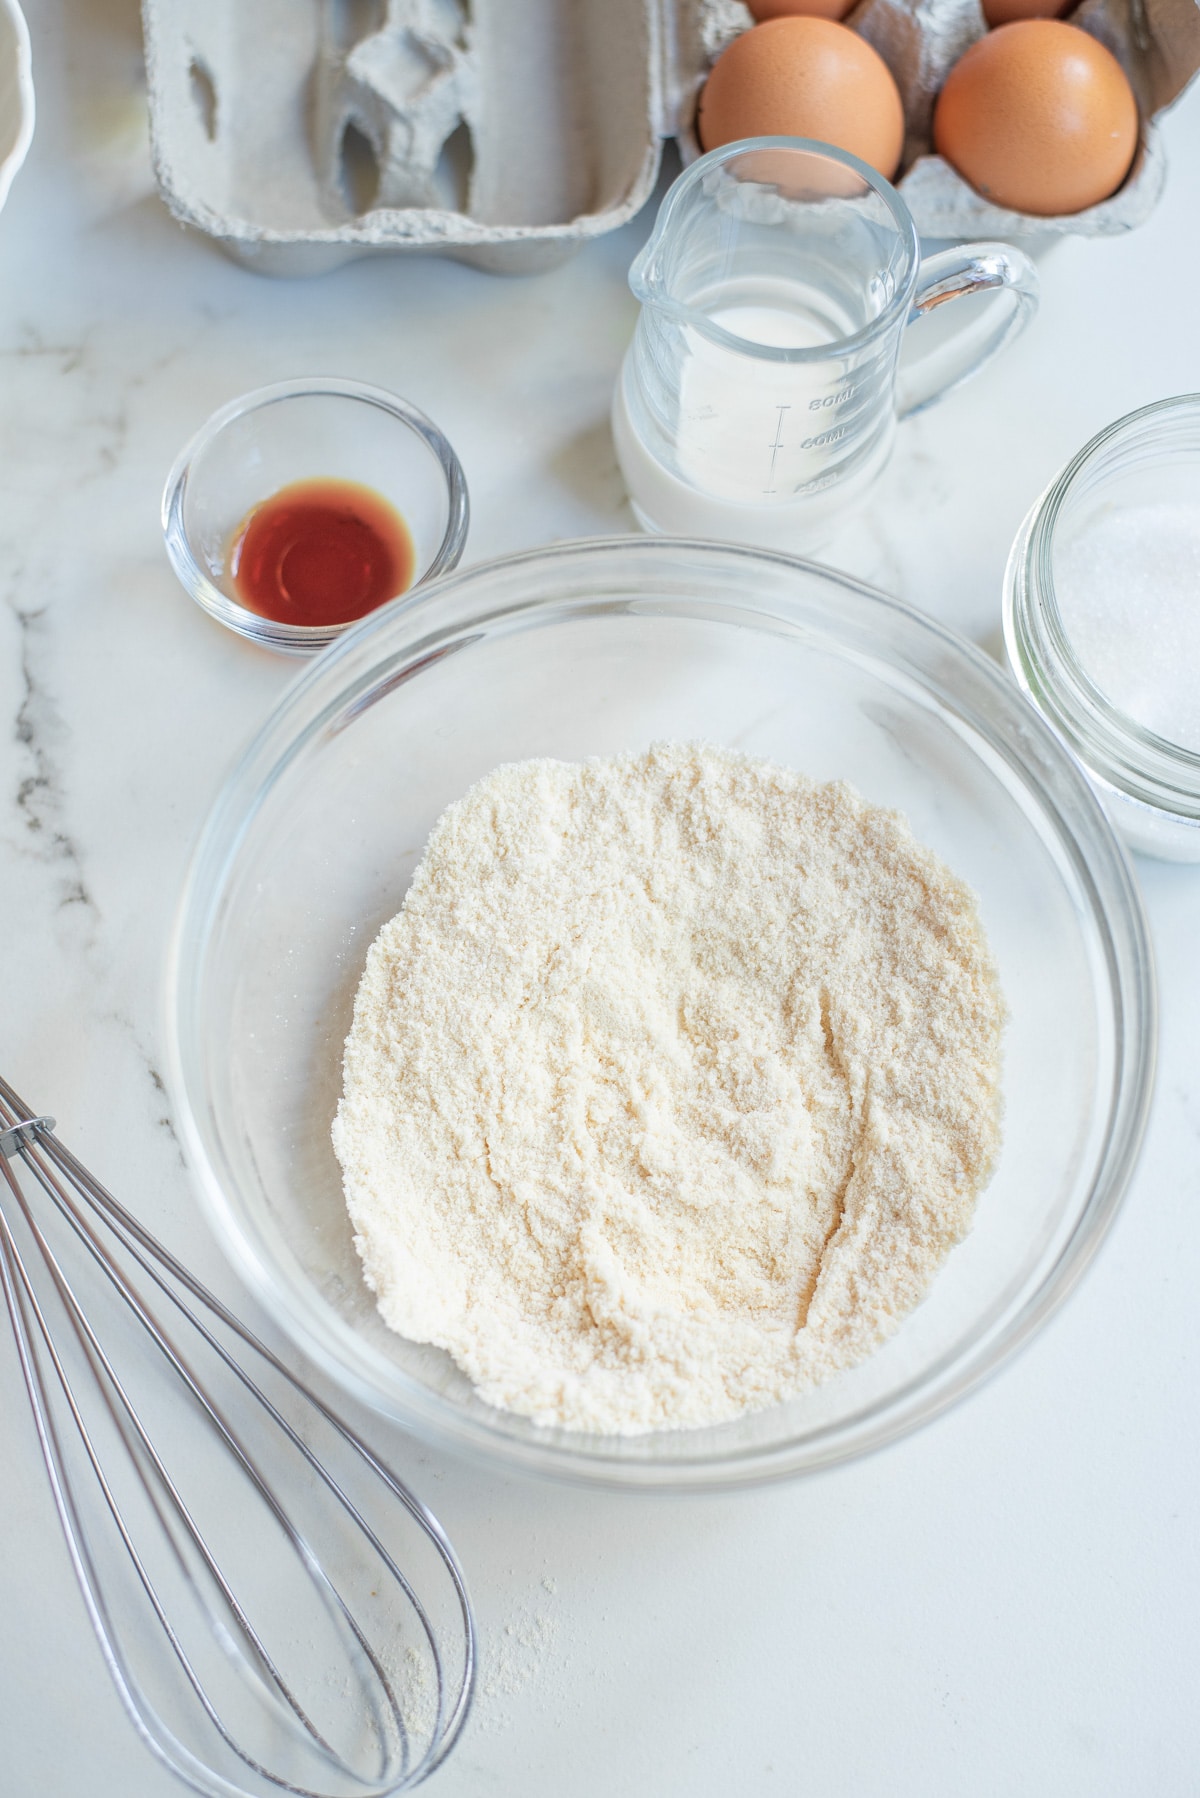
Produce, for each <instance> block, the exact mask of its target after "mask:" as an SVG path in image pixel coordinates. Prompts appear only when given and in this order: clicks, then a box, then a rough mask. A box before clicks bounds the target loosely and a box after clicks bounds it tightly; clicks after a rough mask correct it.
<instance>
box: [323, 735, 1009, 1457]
mask: <svg viewBox="0 0 1200 1798" xmlns="http://www.w3.org/2000/svg"><path fill="white" fill-rule="evenodd" d="M1002 1017H1003V1007H1002V1003H1001V1000H1000V996H999V992H998V989H997V984H996V979H995V973H994V970H993V966H992V961H991V957H990V954H989V951H988V948H987V944H986V942H985V939H984V935H983V931H982V928H981V925H980V922H979V919H978V916H977V914H976V910H975V906H974V902H973V900H972V897H971V895H970V893H969V891H968V889H967V888H966V887H965V886H964V885H963V884H962V882H961V881H959V880H958V879H956V878H955V876H954V875H953V874H951V873H950V872H949V871H948V870H947V869H946V868H945V867H944V866H943V865H942V864H941V863H940V862H939V861H938V860H937V859H936V858H935V857H934V856H933V855H932V854H930V853H929V852H928V851H927V850H925V849H923V848H922V847H921V846H920V845H919V844H918V843H917V842H916V841H915V839H914V838H913V836H912V834H911V832H910V831H909V829H908V828H907V826H906V824H905V823H904V821H903V820H902V819H901V818H900V817H899V816H898V815H897V814H895V813H891V812H886V811H882V810H879V809H877V808H875V807H872V806H869V805H867V804H865V803H864V802H863V800H861V799H860V798H859V797H858V796H857V795H856V794H855V793H854V792H853V791H852V790H851V789H850V788H849V787H847V786H844V785H841V784H830V785H825V786H818V785H814V784H813V783H811V782H810V781H808V780H806V779H805V778H804V777H803V776H802V775H800V774H797V773H793V772H790V771H788V770H785V769H782V768H779V767H776V766H774V765H773V764H770V763H767V762H763V761H759V760H755V759H753V758H750V757H746V756H740V755H735V754H732V753H729V752H726V751H723V750H716V749H710V748H703V747H697V746H693V745H683V746H680V745H659V746H657V747H655V748H653V749H651V750H650V751H649V752H648V753H645V754H636V755H633V754H631V755H625V756H619V757H615V758H612V759H608V760H594V761H590V762H585V763H579V764H571V763H562V762H548V761H541V762H524V763H517V764H513V765H511V766H507V767H503V768H498V769H497V770H496V771H495V772H494V773H493V774H491V775H489V776H488V777H487V778H486V779H485V780H482V781H480V782H479V784H478V785H477V786H475V787H473V788H472V789H471V791H470V792H469V793H468V794H467V795H466V796H465V797H464V798H463V799H461V800H460V801H459V802H458V803H457V804H455V805H452V806H451V807H450V808H449V810H448V811H447V812H445V813H444V815H443V816H442V818H441V819H440V820H439V822H438V824H437V826H436V827H435V829H434V832H433V834H432V836H431V838H430V841H429V844H428V846H427V848H426V852H425V856H424V859H423V860H422V863H421V865H420V867H419V868H418V870H417V872H416V874H415V876H414V878H413V882H412V886H411V888H410V890H409V893H408V895H407V898H406V900H405V903H404V908H403V910H402V911H401V912H400V913H399V915H398V916H397V917H395V918H394V919H393V920H392V921H391V923H389V924H388V925H386V926H385V927H384V929H383V930H382V931H381V932H380V935H379V937H378V939H377V940H376V942H375V944H374V946H373V947H372V949H371V951H370V954H369V956H368V959H367V965H366V969H365V972H364V974H363V978H362V983H361V985H360V988H359V992H358V998H357V1002H356V1005H355V1013H354V1025H353V1029H352V1031H351V1034H350V1037H349V1039H348V1041H347V1045H346V1060H345V1092H344V1097H343V1100H342V1104H341V1107H340V1110H339V1112H338V1117H337V1121H336V1124H335V1126H334V1146H335V1148H336V1150H337V1154H338V1157H339V1159H340V1161H341V1163H342V1168H343V1173H344V1177H345V1188H346V1200H347V1204H348V1207H349V1211H350V1215H351V1218H352V1220H353V1223H354V1227H355V1230H356V1233H357V1234H356V1238H355V1240H356V1244H357V1247H358V1251H359V1253H360V1255H361V1256H362V1260H363V1266H364V1270H365V1273H366V1277H367V1280H368V1282H369V1283H370V1285H371V1287H372V1288H373V1290H374V1291H375V1293H376V1294H377V1295H378V1301H379V1309H380V1311H381V1313H382V1315H383V1317H384V1319H385V1320H386V1322H387V1323H388V1324H389V1325H391V1327H392V1328H393V1329H395V1330H397V1331H399V1332H401V1333H402V1334H403V1335H405V1336H409V1337H412V1338H413V1339H415V1340H416V1341H419V1342H431V1343H436V1344H438V1345H439V1346H440V1347H442V1348H445V1349H447V1350H448V1351H449V1352H450V1354H451V1355H452V1356H453V1357H454V1359H455V1361H457V1363H458V1364H459V1366H460V1367H461V1368H463V1370H464V1371H465V1372H466V1373H467V1374H468V1375H469V1376H470V1378H471V1379H472V1380H473V1381H474V1382H475V1384H476V1386H477V1387H478V1389H479V1391H480V1393H481V1395H482V1396H483V1398H484V1399H486V1400H488V1401H489V1402H491V1403H492V1404H495V1405H500V1406H505V1407H508V1408H510V1409H512V1410H514V1411H519V1412H522V1413H524V1414H525V1415H527V1416H529V1417H532V1418H535V1419H537V1420H538V1421H541V1422H545V1423H554V1424H563V1425H567V1426H569V1427H571V1428H575V1429H582V1430H597V1431H613V1432H624V1433H629V1432H637V1431H644V1430H651V1429H657V1428H663V1427H677V1426H683V1425H703V1424H709V1423H716V1422H719V1421H721V1420H723V1419H726V1418H730V1417H733V1416H735V1415H736V1414H737V1413H738V1412H740V1411H743V1410H745V1409H748V1408H755V1407H759V1406H763V1405H767V1404H771V1403H773V1402H776V1401H778V1400H780V1399H783V1398H785V1397H787V1396H789V1395H791V1394H793V1393H795V1392H798V1391H800V1390H802V1389H804V1388H805V1387H807V1386H810V1385H812V1384H813V1383H814V1382H816V1381H818V1380H822V1379H825V1378H827V1377H828V1376H829V1375H831V1374H833V1373H835V1372H837V1371H838V1370H839V1369H842V1368H847V1367H850V1366H852V1365H853V1364H854V1363H855V1362H857V1361H860V1360H861V1359H862V1358H863V1357H864V1356H865V1355H867V1354H869V1353H870V1352H871V1350H872V1349H874V1348H875V1347H876V1346H877V1345H878V1344H879V1343H880V1342H881V1341H882V1340H883V1339H884V1338H885V1337H886V1336H887V1335H888V1334H889V1333H890V1332H891V1331H892V1330H893V1329H894V1328H895V1326H896V1325H897V1323H898V1322H899V1320H900V1319H901V1318H902V1317H903V1316H904V1314H905V1313H906V1312H907V1311H908V1310H909V1309H910V1308H911V1307H912V1306H913V1305H915V1304H916V1303H917V1301H918V1300H919V1299H920V1298H921V1297H922V1295H923V1294H924V1292H925V1291H926V1288H927V1287H928V1285H929V1282H930V1280H931V1279H932V1278H933V1275H934V1274H935V1272H936V1271H937V1269H938V1267H939V1266H940V1264H941V1263H942V1261H943V1260H944V1258H945V1256H946V1255H947V1254H948V1253H949V1251H950V1249H951V1248H952V1247H953V1245H954V1244H955V1243H956V1242H958V1241H959V1239H960V1238H961V1237H962V1235H963V1234H964V1232H965V1231H966V1230H967V1229H968V1228H969V1225H970V1221H971V1215H972V1211H973V1207H974V1203H975V1198H976V1195H977V1193H978V1192H979V1190H980V1188H981V1187H982V1185H983V1184H984V1182H985V1180H986V1179H987V1176H988V1174H989V1172H990V1169H991V1165H992V1160H993V1156H994V1153H995V1149H996V1145H997V1140H998V1130H999V1126H998V1116H999V1055H1000V1033H1001V1024H1002Z"/></svg>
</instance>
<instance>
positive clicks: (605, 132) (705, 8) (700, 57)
mask: <svg viewBox="0 0 1200 1798" xmlns="http://www.w3.org/2000/svg"><path fill="white" fill-rule="evenodd" d="M142 14H143V24H144V30H145V39H146V63H147V73H148V79H149V89H150V113H151V129H152V137H153V145H154V156H155V168H156V172H157V176H158V181H159V186H160V188H161V190H162V193H163V196H164V198H165V200H166V202H167V204H168V206H169V207H170V209H171V211H172V212H173V213H174V215H175V216H176V217H177V218H178V219H180V220H181V221H182V222H184V223H185V224H188V225H193V226H196V227H197V228H198V229H200V230H202V231H205V232H207V233H208V234H209V235H211V236H212V237H214V238H215V239H216V240H217V241H218V242H219V243H220V244H221V245H222V247H223V248H224V249H226V250H227V251H228V252H229V253H230V254H231V255H233V256H234V257H236V258H237V259H238V260H239V261H241V262H243V263H245V264H247V265H248V266H251V267H254V268H258V269H260V270H261V271H262V272H263V273H266V274H277V275H293V274H315V273H320V272H321V271H323V270H325V269H328V268H332V267H335V266H336V265H337V264H339V263H341V262H345V261H347V260H349V259H351V258H353V257H357V256H364V255H373V254H378V253H381V252H391V251H407V252H409V253H420V252H424V253H426V254H430V253H433V254H443V255H452V256H455V257H457V258H458V259H459V260H461V261H464V262H469V263H473V264H474V265H475V266H477V267H480V268H486V269H491V270H495V271H497V272H510V273H527V272H533V271H535V270H537V269H539V268H545V267H548V266H551V265H552V264H554V263H556V262H558V261H561V260H562V259H563V257H564V256H566V255H569V254H570V253H571V252H572V251H573V250H575V249H577V248H579V247H580V246H581V245H582V244H584V243H586V242H587V241H588V240H589V239H590V238H592V237H596V236H600V235H602V234H604V233H606V232H608V231H612V230H615V229H616V228H617V227H618V226H620V225H622V224H624V223H625V222H626V220H628V219H629V218H631V217H632V216H633V215H634V214H635V213H636V212H638V211H639V210H640V208H641V207H642V206H643V205H644V204H645V202H646V201H647V199H649V197H650V195H651V194H652V192H653V191H654V185H655V181H656V179H657V175H658V170H659V163H660V159H661V155H662V148H663V143H664V140H666V139H669V138H672V137H674V138H676V139H677V140H678V142H679V146H680V150H681V154H682V156H683V159H684V161H685V162H687V161H690V160H692V159H693V158H694V157H695V156H697V155H698V154H699V153H700V147H699V145H698V143H697V142H696V139H695V135H694V129H693V120H694V117H695V107H696V97H697V95H698V93H699V90H700V88H701V87H702V86H703V84H704V81H705V79H706V77H707V74H708V71H709V69H710V68H711V66H712V64H713V62H714V61H715V60H716V58H717V56H718V55H719V54H720V53H721V51H722V50H723V49H724V48H725V46H726V45H727V44H728V43H730V42H731V41H732V39H733V38H734V37H736V36H737V35H738V33H739V32H741V31H744V30H746V29H748V28H749V26H750V24H751V19H750V15H749V13H748V12H747V11H746V9H745V7H744V6H743V5H741V4H740V3H739V0H254V4H253V5H247V4H246V3H245V0H143V8H142ZM1070 18H1071V22H1072V23H1075V24H1078V25H1080V26H1081V27H1082V28H1083V29H1084V30H1086V31H1090V32H1091V33H1092V35H1093V36H1095V37H1096V38H1098V39H1099V40H1100V41H1101V42H1103V43H1105V44H1106V45H1107V46H1108V47H1109V48H1110V49H1111V50H1112V51H1113V53H1114V54H1115V55H1116V57H1117V59H1118V60H1119V61H1120V62H1121V64H1122V65H1123V67H1124V68H1125V71H1126V73H1127V74H1128V76H1129V78H1130V81H1131V83H1132V85H1133V89H1134V92H1135V94H1136V95H1137V99H1138V104H1139V108H1140V110H1141V116H1142V119H1143V130H1142V138H1141V142H1140V144H1139V147H1138V152H1137V156H1136V158H1135V161H1134V165H1133V168H1132V169H1131V171H1130V174H1129V176H1128V177H1127V179H1126V181H1125V182H1124V184H1123V186H1122V187H1121V188H1120V190H1119V191H1118V192H1117V193H1116V194H1114V195H1113V196H1112V198H1111V199H1108V200H1105V201H1104V202H1103V203H1102V204H1100V205H1098V206H1093V207H1091V208H1089V209H1088V210H1087V211H1086V212H1080V213H1074V214H1071V215H1070V216H1066V217H1061V218H1042V217H1033V216H1031V215H1028V214H1022V213H1016V212H1010V211H1007V210H1005V209H1004V208H1001V207H997V206H993V205H991V204H989V203H988V202H987V201H986V200H984V199H982V198H981V197H980V196H979V195H978V194H976V193H975V192H974V191H973V190H972V189H971V188H970V187H968V186H967V184H966V183H965V182H964V181H963V180H962V179H961V178H960V177H959V176H958V175H956V174H955V172H954V171H953V170H952V169H951V168H950V167H949V166H948V164H946V163H945V162H943V160H942V159H941V157H939V156H937V155H935V154H934V153H933V150H932V115H933V104H934V100H935V99H936V97H937V94H938V92H939V90H940V88H941V86H942V83H943V81H944V80H945V77H946V75H947V73H948V72H949V70H950V69H951V67H952V66H953V65H954V63H955V62H957V60H958V58H959V57H960V56H961V55H962V54H963V52H964V50H966V49H968V48H969V46H970V45H971V44H972V43H974V42H975V41H976V39H978V38H980V37H982V36H983V35H984V34H985V30H986V27H985V24H984V20H983V14H982V11H981V10H980V5H979V0H860V4H859V5H858V6H857V7H856V8H855V9H854V11H853V12H851V13H850V15H849V17H848V18H847V20H846V23H847V24H848V25H850V26H851V27H852V28H853V29H854V30H856V31H858V32H860V33H861V35H862V36H863V37H864V38H866V39H867V40H868V42H870V43H871V44H873V45H874V47H875V48H876V49H877V50H878V51H879V52H880V54H881V55H882V57H883V59H884V61H885V62H886V63H887V64H888V65H889V67H890V68H891V70H892V73H893V74H894V75H895V77H896V81H897V84H898V86H899V88H900V93H901V96H902V98H903V101H904V111H905V127H906V140H905V151H904V158H903V162H902V165H901V171H902V172H901V177H900V180H899V187H900V191H901V193H902V194H903V195H904V197H905V200H906V201H907V203H908V206H909V208H910V210H911V211H912V214H913V216H914V218H915V220H916V223H917V228H918V230H919V231H920V233H921V235H922V237H924V238H926V239H949V238H991V237H1005V238H1010V239H1011V238H1014V237H1015V238H1018V239H1021V240H1024V241H1030V240H1032V241H1037V240H1039V239H1040V240H1042V241H1043V242H1044V241H1045V240H1047V239H1050V238H1053V237H1056V236H1062V235H1065V234H1071V235H1077V236H1105V235H1112V234H1114V233H1117V232H1121V231H1128V230H1132V229H1133V228H1134V227H1135V226H1137V225H1140V224H1141V223H1142V222H1143V220H1144V219H1145V218H1147V217H1148V216H1149V213H1150V212H1151V210H1152V209H1153V206H1154V204H1155V202H1156V201H1157V199H1158V197H1159V194H1160V192H1161V190H1162V186H1163V180H1164V176H1165V169H1164V164H1163V157H1162V153H1161V150H1160V148H1159V147H1158V144H1157V140H1156V136H1155V132H1154V128H1153V122H1152V121H1153V119H1154V118H1155V116H1156V115H1157V114H1158V113H1160V112H1161V111H1162V110H1163V109H1164V108H1165V107H1166V106H1168V105H1170V104H1171V102H1172V101H1173V100H1174V99H1176V98H1177V96H1178V95H1179V94H1180V93H1181V92H1182V91H1183V89H1184V87H1186V85H1187V83H1188V82H1189V81H1190V80H1191V78H1192V76H1193V75H1194V74H1195V72H1196V70H1197V68H1200V6H1198V5H1197V4H1196V0H1083V4H1082V5H1081V6H1080V7H1078V8H1077V10H1076V11H1075V12H1073V13H1072V14H1071V15H1070Z"/></svg>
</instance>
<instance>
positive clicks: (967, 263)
mask: <svg viewBox="0 0 1200 1798" xmlns="http://www.w3.org/2000/svg"><path fill="white" fill-rule="evenodd" d="M1001 287H1002V288H1007V290H1008V291H1009V293H1011V295H1012V298H1013V303H1012V305H1009V306H1003V307H1000V308H999V309H998V311H999V316H998V318H997V319H995V320H994V321H991V326H990V329H988V330H987V331H986V333H984V334H983V337H982V342H981V341H980V332H979V331H968V332H967V333H966V334H965V335H964V336H963V337H962V338H960V339H958V340H956V341H955V342H953V343H948V344H947V345H946V346H945V347H944V349H942V350H941V351H939V352H936V353H934V354H933V355H930V356H928V357H926V358H924V362H923V363H922V364H919V365H918V366H917V367H915V368H913V369H910V370H908V371H907V372H906V371H905V369H904V367H903V364H902V365H901V367H900V369H899V371H898V373H897V377H896V411H897V415H898V416H899V417H900V418H907V417H908V416H909V415H910V414H911V413H913V412H920V411H922V410H923V409H924V407H926V406H932V405H933V403H934V401H935V400H940V399H941V398H942V396H943V394H947V393H949V392H950V390H951V388H953V387H957V386H958V385H959V384H960V382H962V381H965V380H967V379H968V378H969V376H971V375H973V374H976V373H977V372H978V371H979V369H981V368H982V367H983V366H984V364H985V363H987V362H990V361H991V359H992V357H993V356H994V355H996V354H997V352H998V351H1000V350H1002V349H1003V348H1004V346H1005V344H1007V343H1011V342H1012V340H1013V338H1014V337H1016V336H1017V335H1018V334H1019V333H1020V332H1021V331H1023V330H1024V329H1025V326H1026V325H1027V324H1028V323H1029V321H1030V319H1031V318H1032V317H1033V315H1034V313H1035V312H1036V311H1037V303H1038V276H1037V270H1036V268H1035V267H1034V266H1033V263H1032V262H1031V261H1030V260H1029V258H1028V256H1026V255H1024V254H1023V253H1022V252H1021V251H1020V250H1018V249H1016V248H1014V246H1013V245H1012V244H1007V243H974V244H959V245H958V246H957V248H955V249H952V250H939V251H938V252H937V254H936V255H933V256H927V257H926V258H925V260H924V261H923V262H922V264H921V268H920V272H919V273H918V275H917V289H916V292H915V294H914V295H913V303H912V311H911V312H910V313H909V315H908V319H907V323H908V324H910V325H911V324H912V322H913V320H914V319H918V318H921V317H923V316H924V314H926V313H927V312H932V311H933V310H934V308H935V307H937V306H944V305H945V304H946V303H947V302H948V301H949V300H957V299H961V298H962V297H963V295H964V294H968V293H987V292H989V291H991V290H993V289H995V288H1001ZM925 364H928V366H925Z"/></svg>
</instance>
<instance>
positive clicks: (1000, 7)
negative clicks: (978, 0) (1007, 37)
mask: <svg viewBox="0 0 1200 1798" xmlns="http://www.w3.org/2000/svg"><path fill="white" fill-rule="evenodd" d="M1074 5H1075V0H983V16H984V18H985V19H986V20H987V22H988V24H989V26H991V27H992V29H993V30H994V29H995V27H996V26H997V25H1011V24H1012V22H1013V20H1014V19H1061V18H1062V16H1063V14H1064V13H1065V12H1070V10H1071V8H1072V7H1073V6H1074Z"/></svg>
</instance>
